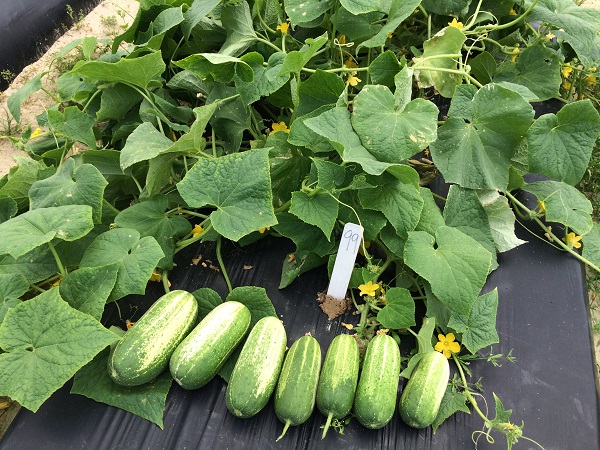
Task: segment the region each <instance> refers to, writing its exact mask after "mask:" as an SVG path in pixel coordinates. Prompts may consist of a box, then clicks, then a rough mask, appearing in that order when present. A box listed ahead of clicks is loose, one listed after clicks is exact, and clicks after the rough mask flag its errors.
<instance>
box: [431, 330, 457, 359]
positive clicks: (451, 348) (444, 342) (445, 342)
mask: <svg viewBox="0 0 600 450" xmlns="http://www.w3.org/2000/svg"><path fill="white" fill-rule="evenodd" d="M435 351H437V352H440V353H442V354H443V355H444V356H445V357H446V358H450V354H451V353H458V352H460V344H459V343H458V342H455V337H454V333H448V334H447V335H446V336H444V335H443V334H438V343H437V344H435Z"/></svg>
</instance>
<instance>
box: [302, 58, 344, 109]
mask: <svg viewBox="0 0 600 450" xmlns="http://www.w3.org/2000/svg"><path fill="white" fill-rule="evenodd" d="M344 87H345V84H344V81H343V80H342V79H341V77H339V76H338V75H337V74H335V73H330V72H325V71H323V70H320V69H317V71H316V72H315V73H313V74H312V75H311V76H310V77H308V78H307V79H306V80H305V81H303V82H302V83H301V84H300V87H299V88H298V94H299V95H298V108H297V109H296V115H297V116H303V115H305V114H308V113H311V112H313V111H314V110H316V109H317V108H320V107H322V106H325V105H331V106H332V107H333V106H335V104H336V103H337V101H338V98H339V96H340V95H341V94H342V92H343V91H344Z"/></svg>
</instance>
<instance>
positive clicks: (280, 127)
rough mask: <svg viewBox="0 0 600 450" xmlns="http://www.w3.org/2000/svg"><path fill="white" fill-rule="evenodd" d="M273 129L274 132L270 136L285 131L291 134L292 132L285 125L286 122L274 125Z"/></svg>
mask: <svg viewBox="0 0 600 450" xmlns="http://www.w3.org/2000/svg"><path fill="white" fill-rule="evenodd" d="M271 128H272V129H273V130H272V131H271V132H270V133H269V135H271V134H275V133H277V132H278V131H283V132H285V133H289V132H290V129H289V128H288V127H287V125H286V124H285V122H279V123H274V124H273V125H271Z"/></svg>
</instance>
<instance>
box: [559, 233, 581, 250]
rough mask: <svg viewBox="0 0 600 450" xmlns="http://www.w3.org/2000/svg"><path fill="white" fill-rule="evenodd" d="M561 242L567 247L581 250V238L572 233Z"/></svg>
mask: <svg viewBox="0 0 600 450" xmlns="http://www.w3.org/2000/svg"><path fill="white" fill-rule="evenodd" d="M562 240H563V241H565V243H566V244H567V245H568V246H569V247H573V248H581V242H579V241H581V236H577V235H576V234H575V233H573V232H572V231H571V232H570V233H568V234H567V235H566V236H565V237H564V238H562Z"/></svg>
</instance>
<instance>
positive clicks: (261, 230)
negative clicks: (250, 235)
mask: <svg viewBox="0 0 600 450" xmlns="http://www.w3.org/2000/svg"><path fill="white" fill-rule="evenodd" d="M288 132H289V131H288ZM270 229H271V227H262V228H259V229H258V232H259V233H260V234H263V233H264V232H265V231H268V230H270Z"/></svg>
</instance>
